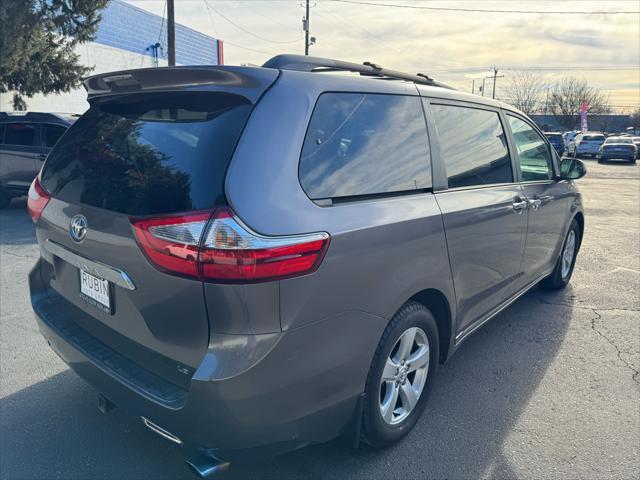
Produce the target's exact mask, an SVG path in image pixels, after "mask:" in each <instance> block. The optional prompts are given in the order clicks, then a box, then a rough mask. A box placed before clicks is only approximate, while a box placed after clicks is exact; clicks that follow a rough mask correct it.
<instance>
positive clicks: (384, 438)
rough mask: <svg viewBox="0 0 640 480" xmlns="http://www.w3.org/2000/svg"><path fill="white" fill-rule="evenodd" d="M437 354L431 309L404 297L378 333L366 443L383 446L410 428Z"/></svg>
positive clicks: (430, 381) (366, 414)
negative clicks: (403, 302)
mask: <svg viewBox="0 0 640 480" xmlns="http://www.w3.org/2000/svg"><path fill="white" fill-rule="evenodd" d="M412 335H413V336H412ZM403 342H404V343H403ZM409 342H410V345H409ZM425 347H426V350H425ZM405 353H406V355H405ZM438 360H439V338H438V327H437V325H436V321H435V319H434V317H433V315H432V314H431V312H430V311H429V309H428V308H426V307H425V306H424V305H422V304H420V303H417V302H414V301H409V302H407V303H405V304H404V305H403V306H402V308H401V309H400V310H399V311H398V312H397V313H396V314H395V315H394V316H393V318H392V319H391V321H390V322H389V325H387V328H386V329H385V331H384V333H383V334H382V338H381V339H380V342H379V343H378V348H377V349H376V353H375V355H374V357H373V361H372V362H371V367H370V369H369V374H368V376H367V383H366V387H365V392H366V397H365V398H366V400H365V404H364V409H363V410H364V411H363V433H362V436H363V440H364V441H365V442H366V443H368V444H369V445H371V446H373V447H378V448H380V447H386V446H388V445H392V444H394V443H396V442H398V441H399V440H400V439H402V438H403V437H404V436H405V435H406V434H407V433H409V431H410V430H411V429H412V428H413V427H414V425H415V424H416V422H417V421H418V419H419V418H420V415H421V414H422V412H423V411H424V408H425V406H426V403H427V398H428V395H429V392H430V390H431V387H432V385H433V379H434V377H435V373H436V370H437V367H438ZM383 375H384V378H386V380H383ZM411 392H413V393H411ZM405 403H406V405H405ZM385 407H386V408H385ZM383 412H384V413H383Z"/></svg>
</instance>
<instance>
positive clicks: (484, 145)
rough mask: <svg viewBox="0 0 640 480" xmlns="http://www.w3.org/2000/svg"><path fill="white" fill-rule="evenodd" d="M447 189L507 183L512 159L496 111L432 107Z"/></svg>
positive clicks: (509, 178) (510, 172)
mask: <svg viewBox="0 0 640 480" xmlns="http://www.w3.org/2000/svg"><path fill="white" fill-rule="evenodd" d="M431 108H432V111H433V116H434V118H435V122H436V129H437V130H438V136H439V137H440V148H441V149H442V156H443V158H444V163H445V166H446V169H447V178H448V181H449V188H459V187H470V186H476V185H490V184H494V183H509V182H512V181H513V170H512V168H511V159H510V157H509V151H508V149H507V141H506V139H505V134H504V129H503V128H502V123H501V122H500V118H499V117H498V113H497V112H491V111H488V110H481V109H478V108H470V107H458V106H453V105H432V107H431Z"/></svg>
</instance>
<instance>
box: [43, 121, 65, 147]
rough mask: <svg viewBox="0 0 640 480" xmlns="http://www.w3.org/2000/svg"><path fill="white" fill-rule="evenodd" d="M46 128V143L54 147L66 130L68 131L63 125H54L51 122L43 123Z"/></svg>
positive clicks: (47, 145)
mask: <svg viewBox="0 0 640 480" xmlns="http://www.w3.org/2000/svg"><path fill="white" fill-rule="evenodd" d="M43 128H44V136H43V138H44V145H45V146H46V147H49V148H51V147H53V146H54V145H55V144H56V142H57V141H58V139H59V138H60V137H61V136H62V134H63V133H64V132H66V131H67V129H66V128H65V127H63V126H62V125H52V124H50V123H48V124H45V125H43Z"/></svg>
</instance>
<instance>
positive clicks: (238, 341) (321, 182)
mask: <svg viewBox="0 0 640 480" xmlns="http://www.w3.org/2000/svg"><path fill="white" fill-rule="evenodd" d="M336 71H338V73H335V72H336ZM347 72H350V74H349V73H347ZM85 86H86V88H87V90H88V94H89V101H90V104H91V108H90V109H89V111H88V112H87V113H85V114H84V115H83V116H82V117H81V118H80V119H79V120H78V121H77V122H76V123H75V124H74V125H73V126H72V127H71V129H70V130H69V132H68V133H67V134H66V135H65V136H64V137H63V138H62V140H61V141H60V142H59V143H58V144H57V145H56V147H55V148H54V150H53V151H52V152H51V154H50V155H49V157H48V159H47V161H46V163H45V165H44V168H43V169H42V172H41V174H40V176H39V178H38V179H36V180H35V181H34V183H33V185H32V188H31V191H30V193H29V211H30V214H31V216H32V218H33V220H34V222H36V234H37V238H38V242H39V244H40V247H41V258H40V259H39V260H38V262H37V264H36V265H35V267H34V269H33V270H32V272H31V273H30V288H31V299H32V304H33V308H34V310H35V312H36V315H37V321H38V324H39V327H40V330H41V331H42V333H43V335H44V336H45V337H46V339H47V340H48V342H49V344H50V345H51V347H52V348H53V349H54V350H55V351H56V352H57V353H58V354H59V355H60V356H61V357H62V358H63V359H64V360H65V361H66V362H67V363H68V364H69V365H70V366H71V367H72V368H73V369H75V370H76V371H77V372H78V374H79V375H80V376H82V377H83V378H85V379H86V380H87V381H88V382H89V383H90V384H92V385H93V386H94V387H95V388H96V389H97V390H98V391H99V392H100V399H101V400H100V402H101V405H102V407H103V409H104V410H106V409H107V407H109V406H111V405H112V404H115V405H118V406H120V407H122V408H124V409H125V410H126V411H128V412H129V413H131V414H132V415H134V416H136V417H137V418H140V419H141V421H142V422H144V424H145V425H147V426H148V427H149V428H150V429H152V430H153V431H155V432H156V433H158V434H160V435H162V436H163V437H165V438H167V439H169V440H171V441H173V442H175V443H178V444H181V445H184V446H185V447H187V449H188V450H189V453H188V454H189V455H193V458H192V459H191V460H190V465H191V466H192V467H193V469H194V470H195V471H196V472H198V474H199V475H201V476H207V475H209V474H210V473H211V472H213V471H215V470H217V469H218V468H220V466H221V464H224V463H223V462H224V461H229V460H232V459H234V458H237V457H241V456H243V455H246V454H247V451H248V450H252V451H253V450H263V451H269V452H280V451H285V450H291V449H295V448H299V447H301V446H304V445H308V444H310V443H316V442H325V441H327V440H330V439H332V438H334V437H336V436H338V435H341V434H344V435H348V436H350V438H351V439H352V440H353V441H354V442H357V441H358V440H359V439H361V438H362V439H364V441H366V442H367V443H369V444H371V445H374V446H385V445H389V444H391V443H393V442H396V441H398V440H399V439H400V438H402V437H403V436H404V435H405V434H406V433H407V432H408V431H409V430H410V429H411V428H412V427H413V425H414V424H415V423H416V422H417V421H418V419H419V416H420V414H421V413H422V411H423V410H424V409H425V407H426V400H427V393H428V391H429V389H430V387H431V386H432V385H433V378H434V375H435V373H436V369H437V367H438V365H439V364H440V363H442V362H444V361H446V360H447V359H448V358H449V357H450V356H451V354H452V353H453V352H454V350H456V349H457V348H458V346H459V345H460V344H461V343H462V342H463V341H464V340H465V339H466V338H468V337H469V335H471V334H472V333H473V332H474V331H476V330H477V329H478V328H480V326H482V325H483V324H484V323H485V322H487V321H488V320H490V319H491V318H492V317H494V316H495V315H496V314H498V313H499V312H500V311H501V310H503V309H504V308H506V307H507V306H508V305H509V304H511V303H512V302H513V301H515V300H516V299H517V298H518V297H520V296H521V295H523V294H524V293H525V292H527V291H528V290H529V289H530V288H532V287H533V286H535V285H537V284H538V283H540V282H542V284H543V285H544V286H546V287H549V288H562V287H564V286H565V285H566V284H567V283H568V282H569V279H570V278H571V274H572V271H573V267H574V264H575V261H576V256H577V253H578V249H579V247H580V242H581V239H582V236H583V230H584V214H583V210H582V201H581V196H580V193H579V192H578V190H577V189H576V186H575V184H574V182H573V179H576V178H579V177H581V176H582V175H584V173H585V170H584V165H583V164H582V162H581V161H580V160H577V159H565V160H563V161H562V162H561V161H560V159H559V157H558V155H557V153H556V151H555V149H554V148H553V147H552V146H551V145H550V144H549V142H548V140H547V139H546V138H545V136H544V134H543V133H542V132H541V131H540V130H539V129H538V128H537V127H536V126H535V124H534V123H533V122H531V121H530V120H529V119H528V118H527V117H526V116H525V115H523V114H522V113H520V112H518V111H517V110H515V109H513V108H512V107H510V106H508V105H505V104H503V103H500V102H497V101H494V100H490V99H487V98H483V97H479V96H476V95H471V94H466V93H462V92H458V91H455V90H452V89H450V88H446V87H445V86H442V85H440V84H439V83H437V82H434V81H433V80H431V79H430V78H429V77H427V76H425V75H410V74H403V73H400V72H395V71H388V70H385V69H383V68H381V67H379V66H377V65H373V64H365V65H358V64H353V63H345V62H338V61H334V60H327V59H321V58H313V57H300V56H288V55H286V56H279V57H275V58H273V59H271V60H270V61H269V62H267V63H266V64H265V65H264V66H263V67H262V68H252V67H210V68H206V67H177V68H156V69H143V70H132V71H125V72H117V73H112V74H103V75H98V76H94V77H91V78H89V79H88V80H87V81H86V82H85ZM460 132H465V133H464V135H461V134H460Z"/></svg>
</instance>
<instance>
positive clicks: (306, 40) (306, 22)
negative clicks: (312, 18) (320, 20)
mask: <svg viewBox="0 0 640 480" xmlns="http://www.w3.org/2000/svg"><path fill="white" fill-rule="evenodd" d="M305 8H306V10H305V16H304V22H303V26H304V54H305V55H309V0H307V1H306V6H305Z"/></svg>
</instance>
